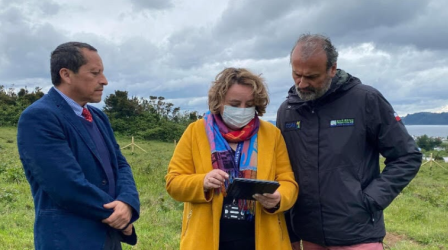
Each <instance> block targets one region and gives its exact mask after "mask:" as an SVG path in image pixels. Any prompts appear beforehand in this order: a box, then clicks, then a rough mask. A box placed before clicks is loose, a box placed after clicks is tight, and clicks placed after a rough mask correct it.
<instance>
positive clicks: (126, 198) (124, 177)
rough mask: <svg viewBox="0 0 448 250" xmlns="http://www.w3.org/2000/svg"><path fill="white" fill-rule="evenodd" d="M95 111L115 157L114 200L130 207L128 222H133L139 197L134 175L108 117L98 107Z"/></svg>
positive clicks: (135, 218) (136, 217)
mask: <svg viewBox="0 0 448 250" xmlns="http://www.w3.org/2000/svg"><path fill="white" fill-rule="evenodd" d="M96 111H97V113H98V115H99V116H100V117H101V120H102V121H103V122H104V124H105V129H106V130H107V134H108V135H109V136H108V137H109V139H110V140H111V142H112V144H113V146H114V150H115V155H116V157H117V163H118V173H117V182H116V190H117V198H116V200H119V201H122V202H124V203H126V204H128V205H129V206H131V207H132V217H131V221H130V222H129V223H133V222H134V221H136V220H137V219H138V218H139V217H140V199H139V196H138V191H137V187H136V185H135V181H134V176H133V175H132V170H131V167H130V166H129V164H128V162H127V161H126V158H125V157H124V156H123V154H122V153H121V150H120V146H119V145H118V143H117V140H116V139H115V136H114V133H113V131H112V127H111V125H110V122H109V119H108V118H107V116H106V115H105V114H104V113H103V112H101V111H99V110H98V109H96Z"/></svg>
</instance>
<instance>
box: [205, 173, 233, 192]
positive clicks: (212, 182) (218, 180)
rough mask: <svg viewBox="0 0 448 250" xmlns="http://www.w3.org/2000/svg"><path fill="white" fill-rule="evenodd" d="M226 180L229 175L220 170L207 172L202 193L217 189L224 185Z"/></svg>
mask: <svg viewBox="0 0 448 250" xmlns="http://www.w3.org/2000/svg"><path fill="white" fill-rule="evenodd" d="M228 179H229V175H228V174H227V173H226V172H224V171H222V170H220V169H213V170H212V171H210V172H208V174H207V175H205V178H204V191H208V190H209V189H213V188H219V187H221V185H222V184H223V183H224V181H225V180H228Z"/></svg>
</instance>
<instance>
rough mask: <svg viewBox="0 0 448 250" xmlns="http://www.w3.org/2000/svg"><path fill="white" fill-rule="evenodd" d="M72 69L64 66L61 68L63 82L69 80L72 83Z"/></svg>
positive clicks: (60, 73) (60, 74)
mask: <svg viewBox="0 0 448 250" xmlns="http://www.w3.org/2000/svg"><path fill="white" fill-rule="evenodd" d="M71 74H72V72H71V70H69V69H67V68H62V69H60V70H59V76H60V77H61V82H67V83H70V80H71V77H70V76H71Z"/></svg>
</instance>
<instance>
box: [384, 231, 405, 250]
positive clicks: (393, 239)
mask: <svg viewBox="0 0 448 250" xmlns="http://www.w3.org/2000/svg"><path fill="white" fill-rule="evenodd" d="M404 240H409V239H408V238H406V236H404V235H399V234H394V233H386V237H385V238H384V246H385V249H388V248H387V247H389V248H390V247H394V246H395V245H396V244H397V243H398V242H400V241H404Z"/></svg>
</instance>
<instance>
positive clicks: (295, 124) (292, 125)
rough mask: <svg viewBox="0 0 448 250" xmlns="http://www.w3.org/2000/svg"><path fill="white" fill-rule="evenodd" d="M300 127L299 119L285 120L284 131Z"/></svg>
mask: <svg viewBox="0 0 448 250" xmlns="http://www.w3.org/2000/svg"><path fill="white" fill-rule="evenodd" d="M298 129H300V121H293V122H285V131H290V130H298Z"/></svg>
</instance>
